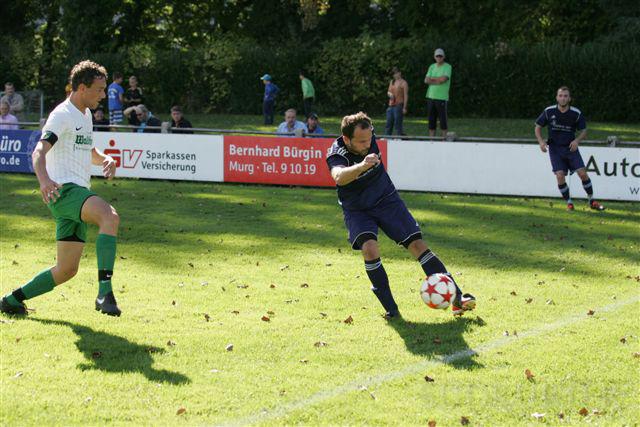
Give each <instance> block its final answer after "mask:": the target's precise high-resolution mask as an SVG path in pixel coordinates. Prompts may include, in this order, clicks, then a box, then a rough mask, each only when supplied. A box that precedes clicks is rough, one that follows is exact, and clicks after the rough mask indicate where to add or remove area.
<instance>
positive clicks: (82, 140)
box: [75, 135, 93, 145]
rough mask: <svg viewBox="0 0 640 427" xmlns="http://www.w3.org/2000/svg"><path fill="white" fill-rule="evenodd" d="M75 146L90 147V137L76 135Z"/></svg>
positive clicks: (91, 142)
mask: <svg viewBox="0 0 640 427" xmlns="http://www.w3.org/2000/svg"><path fill="white" fill-rule="evenodd" d="M75 143H76V145H92V144H93V139H92V138H91V137H90V136H85V135H76V140H75Z"/></svg>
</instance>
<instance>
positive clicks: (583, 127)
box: [535, 86, 604, 211]
mask: <svg viewBox="0 0 640 427" xmlns="http://www.w3.org/2000/svg"><path fill="white" fill-rule="evenodd" d="M556 101H557V102H558V104H557V105H551V106H549V107H547V108H545V110H544V111H543V112H542V114H540V116H539V117H538V119H537V120H536V128H535V134H536V138H537V139H538V143H539V144H540V150H542V152H543V153H546V152H547V146H548V147H549V158H550V159H551V168H552V170H553V173H555V174H556V179H557V180H558V189H559V190H560V193H561V194H562V198H564V200H565V201H566V202H567V209H568V210H570V211H572V210H573V209H574V206H573V201H572V200H571V195H570V193H569V186H568V185H567V182H566V176H567V172H571V173H573V172H577V174H578V176H579V177H580V179H581V180H582V187H583V188H584V191H586V193H587V196H588V197H589V206H590V207H591V209H595V210H598V211H603V210H604V206H602V205H601V204H600V203H598V202H597V201H596V200H595V199H594V198H593V186H592V185H591V180H590V179H589V175H587V171H586V170H585V166H584V161H583V160H582V156H581V155H580V151H579V150H578V145H579V144H580V142H581V141H582V140H583V139H584V138H585V137H586V136H587V122H586V120H585V119H584V115H583V114H582V112H581V111H580V110H578V109H577V108H575V107H572V106H571V93H570V92H569V88H568V87H566V86H562V87H561V88H560V89H558V92H557V94H556ZM547 125H549V139H548V140H547V141H546V142H545V140H544V139H543V138H542V128H543V127H544V126H547ZM576 131H578V132H580V134H579V135H578V137H577V138H576Z"/></svg>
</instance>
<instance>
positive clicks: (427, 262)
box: [406, 238, 476, 316]
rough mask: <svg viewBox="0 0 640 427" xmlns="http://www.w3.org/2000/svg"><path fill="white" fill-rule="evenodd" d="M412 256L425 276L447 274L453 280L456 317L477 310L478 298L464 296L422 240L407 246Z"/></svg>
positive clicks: (453, 305) (419, 239) (453, 308)
mask: <svg viewBox="0 0 640 427" xmlns="http://www.w3.org/2000/svg"><path fill="white" fill-rule="evenodd" d="M406 247H407V249H408V250H409V252H411V255H413V256H414V257H415V258H416V259H417V260H418V262H419V263H420V265H421V266H422V270H423V271H424V274H426V275H427V277H428V276H431V275H432V274H436V273H443V274H447V275H448V276H449V277H451V279H452V280H453V283H454V284H455V285H456V298H455V300H454V301H453V304H451V310H452V311H453V315H454V316H461V315H463V314H464V312H465V311H469V310H473V309H474V308H476V298H475V297H474V296H473V295H471V294H463V293H462V291H461V290H460V288H459V287H458V284H457V283H456V281H455V280H454V279H453V277H452V276H451V274H449V273H448V272H447V269H446V268H445V266H444V264H443V263H442V261H440V259H439V258H438V257H437V256H436V254H434V253H433V252H431V250H430V249H429V248H428V247H427V244H426V243H425V242H424V240H422V239H421V238H417V239H415V240H413V241H412V242H411V243H409V244H408V245H407V246H406Z"/></svg>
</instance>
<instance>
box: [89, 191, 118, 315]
mask: <svg viewBox="0 0 640 427" xmlns="http://www.w3.org/2000/svg"><path fill="white" fill-rule="evenodd" d="M81 218H82V221H84V222H88V223H92V224H96V225H97V226H98V227H99V231H98V233H99V234H98V238H97V239H96V255H97V258H98V296H97V298H96V310H98V311H100V312H102V313H105V314H108V315H110V316H120V313H121V312H120V309H119V308H118V304H117V303H116V298H115V296H114V295H113V289H112V287H111V277H112V276H113V267H114V264H115V260H116V236H117V235H118V226H119V224H120V217H119V216H118V213H117V212H116V210H115V209H114V207H113V206H111V205H109V204H108V203H107V202H105V201H104V200H102V199H101V198H100V197H98V196H91V197H89V198H88V199H87V200H86V201H85V203H84V205H83V206H82V214H81Z"/></svg>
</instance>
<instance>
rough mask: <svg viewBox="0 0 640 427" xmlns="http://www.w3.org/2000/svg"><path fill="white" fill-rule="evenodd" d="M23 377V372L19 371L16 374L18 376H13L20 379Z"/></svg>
mask: <svg viewBox="0 0 640 427" xmlns="http://www.w3.org/2000/svg"><path fill="white" fill-rule="evenodd" d="M21 376H22V371H18V372H16V374H15V375H14V376H13V378H20V377H21Z"/></svg>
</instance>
